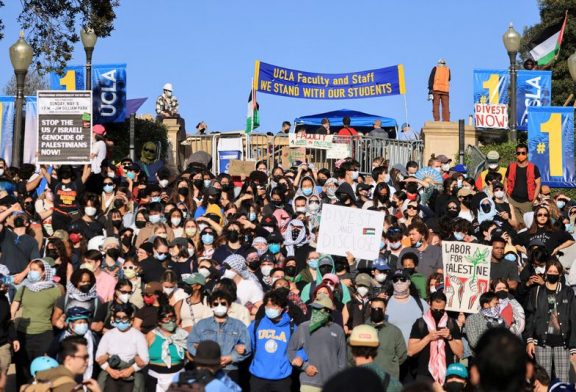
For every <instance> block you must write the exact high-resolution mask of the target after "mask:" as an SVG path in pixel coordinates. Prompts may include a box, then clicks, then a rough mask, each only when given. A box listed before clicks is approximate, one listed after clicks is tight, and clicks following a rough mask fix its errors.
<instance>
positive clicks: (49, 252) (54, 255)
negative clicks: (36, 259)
mask: <svg viewBox="0 0 576 392" xmlns="http://www.w3.org/2000/svg"><path fill="white" fill-rule="evenodd" d="M46 257H51V258H53V259H54V260H56V259H57V258H58V257H59V256H58V251H57V250H56V249H47V250H46Z"/></svg>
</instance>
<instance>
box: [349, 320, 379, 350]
mask: <svg viewBox="0 0 576 392" xmlns="http://www.w3.org/2000/svg"><path fill="white" fill-rule="evenodd" d="M349 343H350V346H360V347H378V346H379V345H380V341H379V340H378V331H376V328H374V327H372V326H371V325H366V324H362V325H357V326H356V327H354V329H352V333H351V334H350V340H349Z"/></svg>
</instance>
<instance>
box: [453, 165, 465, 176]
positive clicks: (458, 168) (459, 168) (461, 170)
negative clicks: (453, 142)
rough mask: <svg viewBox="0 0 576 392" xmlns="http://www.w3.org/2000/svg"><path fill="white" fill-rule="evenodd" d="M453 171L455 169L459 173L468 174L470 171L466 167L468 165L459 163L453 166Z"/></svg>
mask: <svg viewBox="0 0 576 392" xmlns="http://www.w3.org/2000/svg"><path fill="white" fill-rule="evenodd" d="M452 171H455V172H457V173H462V174H466V173H468V168H467V167H466V165H463V164H461V163H459V164H457V165H456V166H454V167H453V168H452Z"/></svg>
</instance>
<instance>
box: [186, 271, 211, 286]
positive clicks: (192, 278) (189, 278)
mask: <svg viewBox="0 0 576 392" xmlns="http://www.w3.org/2000/svg"><path fill="white" fill-rule="evenodd" d="M182 282H184V283H186V284H189V285H190V286H192V285H193V284H199V285H200V286H204V285H205V284H206V278H205V277H204V275H202V274H201V273H199V272H196V273H194V274H182Z"/></svg>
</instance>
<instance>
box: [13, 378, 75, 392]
mask: <svg viewBox="0 0 576 392" xmlns="http://www.w3.org/2000/svg"><path fill="white" fill-rule="evenodd" d="M66 384H74V385H76V381H75V380H74V379H73V378H72V377H68V376H60V377H57V378H55V379H54V380H52V381H47V382H39V383H36V384H28V385H23V386H22V387H21V388H20V392H50V391H53V390H54V389H55V388H58V387H61V386H63V385H66Z"/></svg>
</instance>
